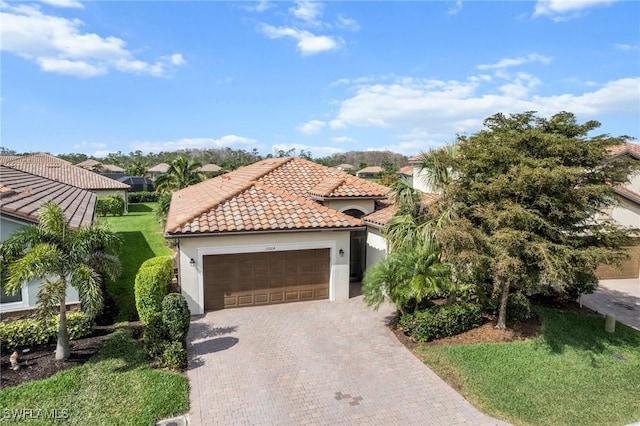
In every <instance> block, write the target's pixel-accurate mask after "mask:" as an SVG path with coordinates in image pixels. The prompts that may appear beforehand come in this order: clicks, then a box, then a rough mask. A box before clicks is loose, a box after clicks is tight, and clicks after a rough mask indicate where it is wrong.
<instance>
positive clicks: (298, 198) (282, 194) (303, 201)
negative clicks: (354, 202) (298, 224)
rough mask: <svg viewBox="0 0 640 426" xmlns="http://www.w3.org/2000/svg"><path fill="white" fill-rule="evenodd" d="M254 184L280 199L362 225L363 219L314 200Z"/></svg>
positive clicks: (259, 183) (268, 186) (258, 183)
mask: <svg viewBox="0 0 640 426" xmlns="http://www.w3.org/2000/svg"><path fill="white" fill-rule="evenodd" d="M253 183H254V185H252V186H255V187H256V188H257V189H262V190H265V191H269V192H271V193H274V194H276V195H278V196H280V197H283V198H288V199H291V200H295V201H298V202H299V203H301V204H306V205H308V206H312V207H313V208H317V209H319V210H323V211H325V212H327V213H331V214H339V215H342V216H344V217H345V218H347V219H346V220H347V221H348V222H352V223H353V222H356V223H357V224H354V226H358V225H361V224H362V220H361V219H357V218H355V217H353V216H349V215H348V214H344V213H342V212H340V211H338V210H334V209H332V208H330V207H327V206H325V205H324V204H321V203H317V202H315V201H313V200H311V199H309V198H306V197H301V196H299V195H295V194H291V193H289V192H285V191H283V190H281V189H279V188H276V187H274V186H271V185H267V184H265V183H262V182H253Z"/></svg>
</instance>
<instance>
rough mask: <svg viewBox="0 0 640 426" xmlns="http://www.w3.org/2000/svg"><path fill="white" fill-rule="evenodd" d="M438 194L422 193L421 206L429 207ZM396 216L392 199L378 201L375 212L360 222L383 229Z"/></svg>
mask: <svg viewBox="0 0 640 426" xmlns="http://www.w3.org/2000/svg"><path fill="white" fill-rule="evenodd" d="M438 198H439V196H438V194H431V193H427V192H424V193H422V204H423V205H424V206H428V205H431V204H433V203H435V202H436V201H437V200H438ZM395 214H396V206H395V204H394V203H393V200H392V199H389V200H385V201H379V202H378V203H376V210H375V211H374V212H372V213H369V214H368V215H366V216H364V217H363V218H362V220H364V222H365V223H366V224H367V225H373V226H375V227H376V228H384V227H385V226H387V224H388V223H389V221H390V220H391V218H393V216H394V215H395Z"/></svg>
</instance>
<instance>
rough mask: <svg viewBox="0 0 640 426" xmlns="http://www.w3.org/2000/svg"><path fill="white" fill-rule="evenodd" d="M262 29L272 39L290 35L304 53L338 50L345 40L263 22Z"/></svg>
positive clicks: (311, 53)
mask: <svg viewBox="0 0 640 426" xmlns="http://www.w3.org/2000/svg"><path fill="white" fill-rule="evenodd" d="M260 30H261V31H262V33H263V34H264V35H266V36H267V37H269V38H271V39H276V38H282V37H290V38H293V39H295V40H297V41H298V50H299V51H300V52H301V53H302V54H306V55H313V54H316V53H320V52H326V51H330V50H336V49H339V48H340V47H342V45H343V44H344V41H343V40H342V39H341V38H339V37H333V36H326V35H315V34H313V33H311V32H309V31H306V30H299V29H297V28H291V27H274V26H272V25H268V24H262V25H261V26H260Z"/></svg>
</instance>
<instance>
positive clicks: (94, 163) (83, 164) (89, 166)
mask: <svg viewBox="0 0 640 426" xmlns="http://www.w3.org/2000/svg"><path fill="white" fill-rule="evenodd" d="M100 165H102V163H101V162H99V161H98V160H94V159H91V158H89V159H88V160H84V161H81V162H80V163H78V164H76V166H78V167H82V168H83V169H92V168H94V167H96V166H100Z"/></svg>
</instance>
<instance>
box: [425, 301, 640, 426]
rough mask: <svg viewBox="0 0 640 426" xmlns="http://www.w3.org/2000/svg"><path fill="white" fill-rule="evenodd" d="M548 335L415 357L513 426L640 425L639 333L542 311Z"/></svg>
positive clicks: (433, 349) (429, 349) (432, 349)
mask: <svg viewBox="0 0 640 426" xmlns="http://www.w3.org/2000/svg"><path fill="white" fill-rule="evenodd" d="M537 312H538V314H539V315H540V316H541V317H542V320H543V330H542V334H541V335H540V336H538V337H536V338H535V339H532V340H528V341H525V342H513V343H484V344H476V345H451V346H423V347H420V348H418V349H416V354H417V355H418V356H419V357H420V358H421V359H423V360H424V362H425V363H426V364H428V365H429V366H430V367H431V368H432V369H433V370H434V371H435V372H436V373H438V374H439V375H440V376H441V377H443V378H444V379H445V380H447V381H449V382H450V383H451V384H453V385H454V386H455V387H457V388H459V389H460V388H461V392H462V394H463V395H464V396H465V397H466V398H467V399H469V400H470V401H472V402H473V403H474V404H476V406H478V408H480V409H481V410H483V411H484V412H486V413H487V414H490V415H492V416H495V417H499V418H502V419H505V420H507V421H509V422H512V423H514V424H532V425H563V424H564V425H623V424H628V423H632V422H636V421H638V420H640V404H639V403H638V401H640V333H639V332H637V331H635V330H633V329H631V328H629V327H626V326H623V325H622V324H620V323H618V324H617V326H616V333H615V334H613V335H611V334H608V333H606V332H605V331H604V319H602V318H600V317H593V316H585V315H583V314H577V313H572V312H562V311H558V310H554V309H547V308H537Z"/></svg>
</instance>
